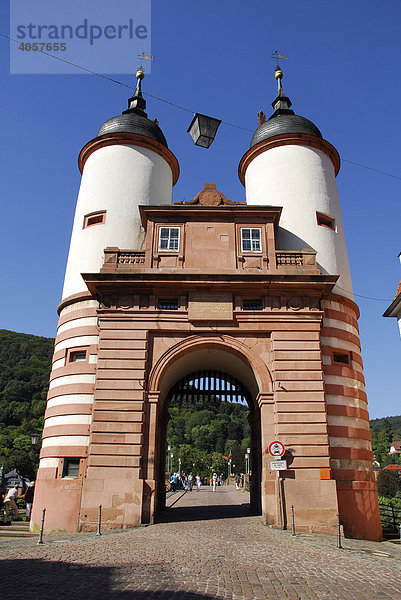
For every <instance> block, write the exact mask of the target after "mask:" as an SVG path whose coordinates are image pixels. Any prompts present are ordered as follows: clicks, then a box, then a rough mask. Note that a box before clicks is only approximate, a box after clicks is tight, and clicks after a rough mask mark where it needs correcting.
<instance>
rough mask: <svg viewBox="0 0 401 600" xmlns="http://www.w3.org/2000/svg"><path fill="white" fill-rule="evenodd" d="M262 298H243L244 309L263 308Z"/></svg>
mask: <svg viewBox="0 0 401 600" xmlns="http://www.w3.org/2000/svg"><path fill="white" fill-rule="evenodd" d="M262 308H263V306H262V299H261V298H256V299H255V300H243V301H242V310H262Z"/></svg>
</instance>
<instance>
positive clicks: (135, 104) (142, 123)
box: [97, 69, 168, 148]
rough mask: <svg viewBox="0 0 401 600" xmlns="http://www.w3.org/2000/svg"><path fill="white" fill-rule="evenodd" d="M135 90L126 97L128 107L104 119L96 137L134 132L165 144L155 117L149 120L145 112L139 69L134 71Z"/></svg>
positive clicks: (140, 71)
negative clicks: (115, 115) (131, 94)
mask: <svg viewBox="0 0 401 600" xmlns="http://www.w3.org/2000/svg"><path fill="white" fill-rule="evenodd" d="M136 77H137V86H136V90H135V92H134V94H133V96H131V98H129V99H128V108H127V110H124V111H123V113H122V114H121V115H118V116H117V117H113V118H112V119H109V120H108V121H106V122H105V123H104V124H103V125H102V126H101V128H100V129H99V131H98V134H97V135H98V137H99V136H101V135H105V134H110V133H136V134H138V135H143V136H145V137H148V138H150V139H151V140H155V141H156V142H159V143H160V144H163V146H166V148H167V147H168V146H167V142H166V138H165V137H164V134H163V132H162V130H161V129H160V127H159V125H158V122H157V119H155V120H154V121H151V120H150V119H148V115H147V114H146V112H145V108H146V100H145V99H144V98H143V96H142V90H141V81H142V79H143V78H144V73H143V71H142V70H141V69H139V70H138V71H137V73H136Z"/></svg>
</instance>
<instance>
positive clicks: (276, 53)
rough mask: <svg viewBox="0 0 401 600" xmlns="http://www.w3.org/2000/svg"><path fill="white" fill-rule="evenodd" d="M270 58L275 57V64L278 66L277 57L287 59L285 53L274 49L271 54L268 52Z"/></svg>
mask: <svg viewBox="0 0 401 600" xmlns="http://www.w3.org/2000/svg"><path fill="white" fill-rule="evenodd" d="M270 58H275V59H276V61H277V66H279V64H278V59H280V60H288V56H287V54H279V52H278V51H277V50H275V51H274V52H273V53H272V54H270Z"/></svg>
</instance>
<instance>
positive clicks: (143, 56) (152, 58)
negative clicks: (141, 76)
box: [136, 52, 156, 70]
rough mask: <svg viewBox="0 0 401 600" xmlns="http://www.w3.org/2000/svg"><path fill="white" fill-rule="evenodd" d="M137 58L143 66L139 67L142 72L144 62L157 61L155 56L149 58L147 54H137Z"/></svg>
mask: <svg viewBox="0 0 401 600" xmlns="http://www.w3.org/2000/svg"><path fill="white" fill-rule="evenodd" d="M136 57H137V58H139V60H140V61H141V66H140V67H139V68H140V69H141V70H142V65H143V61H144V60H149V61H151V62H153V61H154V60H156V59H155V57H154V56H149V55H148V54H145V52H142V54H137V55H136Z"/></svg>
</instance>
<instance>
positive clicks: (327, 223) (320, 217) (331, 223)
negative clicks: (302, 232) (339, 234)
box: [316, 212, 336, 231]
mask: <svg viewBox="0 0 401 600" xmlns="http://www.w3.org/2000/svg"><path fill="white" fill-rule="evenodd" d="M316 219H317V224H318V225H320V226H321V227H327V228H328V229H331V230H332V231H335V230H336V220H335V219H333V217H329V215H325V214H324V213H320V212H317V213H316Z"/></svg>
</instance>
